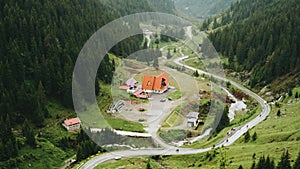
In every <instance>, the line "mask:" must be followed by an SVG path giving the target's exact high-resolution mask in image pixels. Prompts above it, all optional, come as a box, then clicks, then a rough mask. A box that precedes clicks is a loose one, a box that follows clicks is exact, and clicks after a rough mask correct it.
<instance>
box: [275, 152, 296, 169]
mask: <svg viewBox="0 0 300 169" xmlns="http://www.w3.org/2000/svg"><path fill="white" fill-rule="evenodd" d="M291 168H292V167H291V164H290V156H289V152H288V150H287V151H286V152H283V153H282V155H281V158H280V161H279V163H278V165H277V167H276V169H291Z"/></svg>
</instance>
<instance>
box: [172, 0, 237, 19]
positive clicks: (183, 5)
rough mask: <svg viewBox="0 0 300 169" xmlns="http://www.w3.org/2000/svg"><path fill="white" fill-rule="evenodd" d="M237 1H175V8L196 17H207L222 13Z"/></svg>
mask: <svg viewBox="0 0 300 169" xmlns="http://www.w3.org/2000/svg"><path fill="white" fill-rule="evenodd" d="M236 1H237V0H175V1H174V3H175V7H176V8H177V9H179V10H180V11H182V12H184V13H186V14H188V15H191V16H194V17H207V16H211V15H215V14H218V13H220V12H221V11H222V10H225V9H227V8H228V7H230V4H231V3H233V2H236Z"/></svg>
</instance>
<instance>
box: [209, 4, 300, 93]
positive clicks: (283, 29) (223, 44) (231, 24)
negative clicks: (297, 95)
mask: <svg viewBox="0 0 300 169" xmlns="http://www.w3.org/2000/svg"><path fill="white" fill-rule="evenodd" d="M211 21H212V22H211ZM209 22H210V23H209ZM208 25H213V28H218V27H220V28H218V29H215V30H213V31H211V33H210V35H209V37H210V39H211V41H212V42H213V44H214V46H215V48H216V49H217V51H219V52H220V53H221V54H223V55H224V56H227V57H228V58H229V65H228V66H229V68H231V69H233V70H236V71H248V72H251V76H250V82H249V85H250V86H251V87H254V86H263V85H265V84H269V83H270V82H272V81H273V80H276V79H277V78H280V77H286V78H287V77H293V82H292V84H294V85H295V84H297V82H299V71H300V66H299V65H300V46H299V45H300V32H299V30H300V5H299V1H298V0H289V1H279V0H262V1H261V0H242V1H240V2H238V3H236V4H234V5H233V6H232V7H231V8H230V9H229V10H228V11H227V12H226V13H224V14H222V15H221V16H218V17H216V18H215V19H210V21H209V20H208V21H206V22H205V24H204V28H207V27H208Z"/></svg>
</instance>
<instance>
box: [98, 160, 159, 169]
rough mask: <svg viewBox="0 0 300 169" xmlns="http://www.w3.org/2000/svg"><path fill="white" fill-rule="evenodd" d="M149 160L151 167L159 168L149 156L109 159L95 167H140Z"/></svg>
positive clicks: (112, 168)
mask: <svg viewBox="0 0 300 169" xmlns="http://www.w3.org/2000/svg"><path fill="white" fill-rule="evenodd" d="M148 160H149V164H150V166H151V168H152V169H159V168H160V167H159V164H158V163H157V162H156V161H154V160H153V159H151V158H143V157H139V158H124V159H122V160H113V161H109V162H107V163H105V164H101V165H98V166H97V167H96V168H95V169H104V168H105V169H116V168H119V169H121V168H123V169H125V168H126V169H127V168H128V169H141V168H146V166H147V162H148Z"/></svg>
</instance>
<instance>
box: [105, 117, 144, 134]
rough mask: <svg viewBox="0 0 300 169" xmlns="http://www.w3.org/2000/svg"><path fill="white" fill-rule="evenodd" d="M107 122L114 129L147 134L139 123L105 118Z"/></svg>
mask: <svg viewBox="0 0 300 169" xmlns="http://www.w3.org/2000/svg"><path fill="white" fill-rule="evenodd" d="M105 120H106V121H107V123H108V124H109V125H110V126H111V127H112V128H113V129H117V130H124V131H133V132H142V133H143V132H145V130H144V128H143V125H142V124H141V123H138V122H131V121H127V120H123V119H120V118H105Z"/></svg>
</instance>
